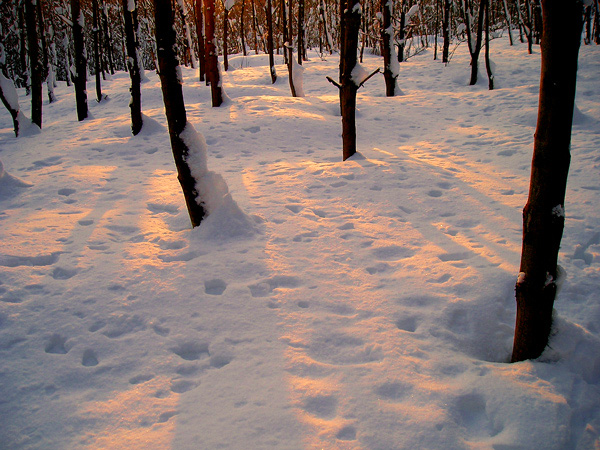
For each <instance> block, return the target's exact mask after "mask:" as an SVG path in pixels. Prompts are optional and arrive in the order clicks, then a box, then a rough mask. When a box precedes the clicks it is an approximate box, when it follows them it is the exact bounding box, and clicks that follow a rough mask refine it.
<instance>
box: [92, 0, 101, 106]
mask: <svg viewBox="0 0 600 450" xmlns="http://www.w3.org/2000/svg"><path fill="white" fill-rule="evenodd" d="M98 15H99V11H98V0H92V39H93V40H94V70H95V77H96V101H97V102H98V103H100V102H101V101H102V82H101V81H100V71H101V68H100V40H99V36H98V35H99V31H100V30H99V24H98Z"/></svg>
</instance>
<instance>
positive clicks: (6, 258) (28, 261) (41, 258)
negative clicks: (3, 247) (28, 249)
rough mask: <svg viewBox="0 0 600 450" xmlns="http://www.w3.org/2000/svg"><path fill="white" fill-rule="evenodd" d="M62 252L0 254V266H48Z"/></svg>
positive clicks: (54, 261) (56, 259)
mask: <svg viewBox="0 0 600 450" xmlns="http://www.w3.org/2000/svg"><path fill="white" fill-rule="evenodd" d="M61 253H62V252H53V253H50V254H48V255H38V256H13V255H0V266H4V267H19V266H34V267H37V266H50V265H52V264H54V263H56V261H58V257H59V255H60V254H61Z"/></svg>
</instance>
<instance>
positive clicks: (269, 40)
mask: <svg viewBox="0 0 600 450" xmlns="http://www.w3.org/2000/svg"><path fill="white" fill-rule="evenodd" d="M265 12H266V13H267V28H268V32H269V35H268V37H267V47H268V51H269V72H270V73H271V83H275V81H277V73H276V72H275V58H274V56H273V7H272V4H271V0H267V5H266V11H265Z"/></svg>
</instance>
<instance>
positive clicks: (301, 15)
mask: <svg viewBox="0 0 600 450" xmlns="http://www.w3.org/2000/svg"><path fill="white" fill-rule="evenodd" d="M305 34H306V33H305V30H304V0H298V64H300V65H302V61H304V60H305V59H306V49H305V48H304V38H305Z"/></svg>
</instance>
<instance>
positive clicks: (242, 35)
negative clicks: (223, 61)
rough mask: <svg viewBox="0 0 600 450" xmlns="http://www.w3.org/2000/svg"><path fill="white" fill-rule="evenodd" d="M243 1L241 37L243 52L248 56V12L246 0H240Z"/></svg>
mask: <svg viewBox="0 0 600 450" xmlns="http://www.w3.org/2000/svg"><path fill="white" fill-rule="evenodd" d="M240 1H241V2H242V12H241V13H240V37H241V39H242V54H243V55H244V56H247V53H246V26H245V19H244V16H245V13H246V0H240Z"/></svg>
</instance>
